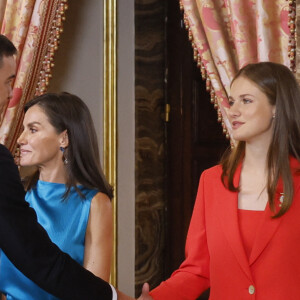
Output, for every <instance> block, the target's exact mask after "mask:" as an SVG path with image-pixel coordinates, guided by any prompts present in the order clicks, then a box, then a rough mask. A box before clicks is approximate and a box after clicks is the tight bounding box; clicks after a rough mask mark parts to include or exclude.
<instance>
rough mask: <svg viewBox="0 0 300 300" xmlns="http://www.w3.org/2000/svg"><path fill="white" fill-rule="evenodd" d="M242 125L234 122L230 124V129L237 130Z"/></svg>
mask: <svg viewBox="0 0 300 300" xmlns="http://www.w3.org/2000/svg"><path fill="white" fill-rule="evenodd" d="M243 124H244V123H243V122H237V121H234V122H232V129H238V128H239V127H241V126H242V125H243Z"/></svg>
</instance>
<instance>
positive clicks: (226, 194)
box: [218, 164, 253, 281]
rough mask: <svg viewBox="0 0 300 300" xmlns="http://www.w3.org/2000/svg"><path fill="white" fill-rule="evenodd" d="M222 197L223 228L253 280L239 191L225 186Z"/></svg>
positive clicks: (247, 273)
mask: <svg viewBox="0 0 300 300" xmlns="http://www.w3.org/2000/svg"><path fill="white" fill-rule="evenodd" d="M241 167H242V166H241V164H240V165H239V166H238V168H237V170H236V172H235V175H234V185H235V186H238V184H239V180H240V173H241ZM221 197H222V199H220V201H219V203H220V207H219V210H218V213H219V217H220V220H221V223H222V229H223V231H224V234H225V236H226V238H227V240H228V243H229V245H230V247H231V248H232V251H233V253H234V254H235V257H236V259H237V261H238V263H239V264H240V266H241V268H242V270H243V271H244V272H245V274H246V275H247V276H248V278H249V279H250V280H251V281H253V280H252V276H251V272H250V267H249V262H248V258H247V255H246V252H245V249H244V245H243V242H242V238H241V234H240V229H239V223H238V213H237V210H238V193H237V192H231V191H229V190H228V189H225V188H224V191H223V194H222V196H221Z"/></svg>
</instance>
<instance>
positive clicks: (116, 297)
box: [110, 284, 118, 300]
mask: <svg viewBox="0 0 300 300" xmlns="http://www.w3.org/2000/svg"><path fill="white" fill-rule="evenodd" d="M110 287H111V290H112V300H118V296H117V292H116V289H115V288H114V287H113V286H112V285H111V284H110Z"/></svg>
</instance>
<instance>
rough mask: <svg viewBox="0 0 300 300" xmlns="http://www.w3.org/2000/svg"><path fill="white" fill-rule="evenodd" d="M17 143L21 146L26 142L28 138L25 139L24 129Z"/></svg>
mask: <svg viewBox="0 0 300 300" xmlns="http://www.w3.org/2000/svg"><path fill="white" fill-rule="evenodd" d="M17 143H18V144H19V145H20V146H21V145H24V144H25V143H26V139H25V131H23V132H22V133H21V135H20V136H19V138H18V140H17Z"/></svg>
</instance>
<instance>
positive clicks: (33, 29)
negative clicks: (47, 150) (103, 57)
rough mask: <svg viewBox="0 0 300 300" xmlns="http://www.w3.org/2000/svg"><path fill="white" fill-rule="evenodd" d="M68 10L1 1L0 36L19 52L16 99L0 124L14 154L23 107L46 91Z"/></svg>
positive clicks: (52, 0) (40, 2) (59, 4)
mask: <svg viewBox="0 0 300 300" xmlns="http://www.w3.org/2000/svg"><path fill="white" fill-rule="evenodd" d="M66 9H67V0H2V1H1V4H0V22H1V24H0V25H1V34H4V35H5V36H7V37H8V38H9V39H10V40H11V41H12V42H13V43H14V45H15V46H16V47H17V49H18V55H17V76H16V80H15V82H14V87H13V98H12V99H11V101H10V103H9V105H8V107H7V108H6V109H5V111H4V114H3V115H2V118H1V123H0V142H1V143H2V144H5V145H6V146H7V147H8V148H9V149H10V150H11V151H12V152H14V151H15V148H16V140H17V138H18V136H19V133H20V130H21V127H22V119H23V118H22V117H23V107H24V104H25V103H26V102H27V101H28V100H30V99H31V98H33V97H34V95H39V94H41V93H44V92H45V91H46V89H47V86H48V82H49V79H50V77H51V68H52V67H53V56H54V52H55V50H56V49H57V47H58V43H59V36H60V33H61V32H62V21H63V20H64V18H65V16H64V13H65V10H66Z"/></svg>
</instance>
